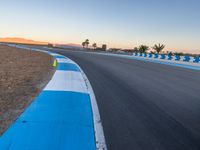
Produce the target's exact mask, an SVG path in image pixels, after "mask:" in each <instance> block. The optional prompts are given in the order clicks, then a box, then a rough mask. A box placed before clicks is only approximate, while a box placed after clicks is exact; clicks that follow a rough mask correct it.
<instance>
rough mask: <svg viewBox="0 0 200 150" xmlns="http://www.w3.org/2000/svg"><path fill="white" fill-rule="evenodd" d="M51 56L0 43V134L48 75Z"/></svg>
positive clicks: (50, 72)
mask: <svg viewBox="0 0 200 150" xmlns="http://www.w3.org/2000/svg"><path fill="white" fill-rule="evenodd" d="M52 63H53V58H52V57H51V56H49V55H47V54H44V53H41V52H33V51H27V50H22V49H16V48H11V47H8V46H3V45H0V135H1V134H2V133H3V132H4V131H5V130H6V129H7V128H8V127H9V126H10V125H11V124H12V122H13V121H15V120H16V119H17V118H18V116H19V115H20V114H21V113H22V112H23V111H24V109H25V108H26V107H27V106H28V105H29V104H30V103H31V101H32V100H33V99H34V98H35V97H36V96H37V95H38V93H39V92H40V91H41V90H42V88H43V87H44V86H45V85H46V84H47V83H48V81H49V80H50V79H51V77H52V75H53V73H54V68H53V67H52Z"/></svg>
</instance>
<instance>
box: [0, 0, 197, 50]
mask: <svg viewBox="0 0 200 150" xmlns="http://www.w3.org/2000/svg"><path fill="white" fill-rule="evenodd" d="M0 2H1V5H0V10H1V14H0V16H1V27H0V37H23V38H29V39H33V40H40V41H49V42H55V43H77V44H80V43H81V42H82V41H83V40H84V39H86V38H89V39H90V41H91V43H93V42H97V44H103V43H106V44H107V45H108V46H109V47H121V48H133V47H135V46H138V45H140V44H146V45H149V46H152V45H153V44H155V43H163V44H165V45H166V50H171V49H174V50H181V51H186V52H187V51H188V52H191V51H195V52H199V51H200V42H199V39H200V9H199V6H200V1H199V0H123V1H122V0H101V1H100V0H77V1H74V0H42V1H41V0H28V1H27V0H20V1H17V0H15V1H5V0H0ZM198 50H199V51H198Z"/></svg>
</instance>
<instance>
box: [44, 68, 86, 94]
mask: <svg viewBox="0 0 200 150" xmlns="http://www.w3.org/2000/svg"><path fill="white" fill-rule="evenodd" d="M44 91H73V92H80V93H88V90H87V87H86V84H85V81H84V78H83V76H82V74H81V73H80V72H77V71H60V70H57V71H56V72H55V74H54V76H53V78H52V80H51V81H50V82H49V83H48V84H47V86H46V87H45V88H44Z"/></svg>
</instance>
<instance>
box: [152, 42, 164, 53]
mask: <svg viewBox="0 0 200 150" xmlns="http://www.w3.org/2000/svg"><path fill="white" fill-rule="evenodd" d="M152 48H153V49H154V50H155V51H156V52H157V53H158V54H159V53H160V52H161V51H162V50H163V49H164V48H165V45H163V44H160V43H159V44H158V45H156V44H155V45H154V47H152Z"/></svg>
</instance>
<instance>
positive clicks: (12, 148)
mask: <svg viewBox="0 0 200 150" xmlns="http://www.w3.org/2000/svg"><path fill="white" fill-rule="evenodd" d="M92 118H93V117H92V110H91V104H90V97H89V95H88V94H83V93H76V92H62V91H57V92H52V91H43V92H42V93H41V94H40V95H39V97H37V98H36V100H35V101H33V103H32V104H31V105H30V106H29V107H28V108H27V110H26V111H25V112H24V113H23V114H22V115H21V116H20V118H19V119H18V120H17V121H16V122H15V123H14V124H13V125H12V126H11V127H10V128H9V129H8V130H7V132H6V133H5V134H4V135H3V136H2V137H1V139H0V149H1V150H7V149H9V150H22V149H28V150H44V149H48V150H55V149H62V150H79V149H87V150H95V137H94V127H93V119H92Z"/></svg>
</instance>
